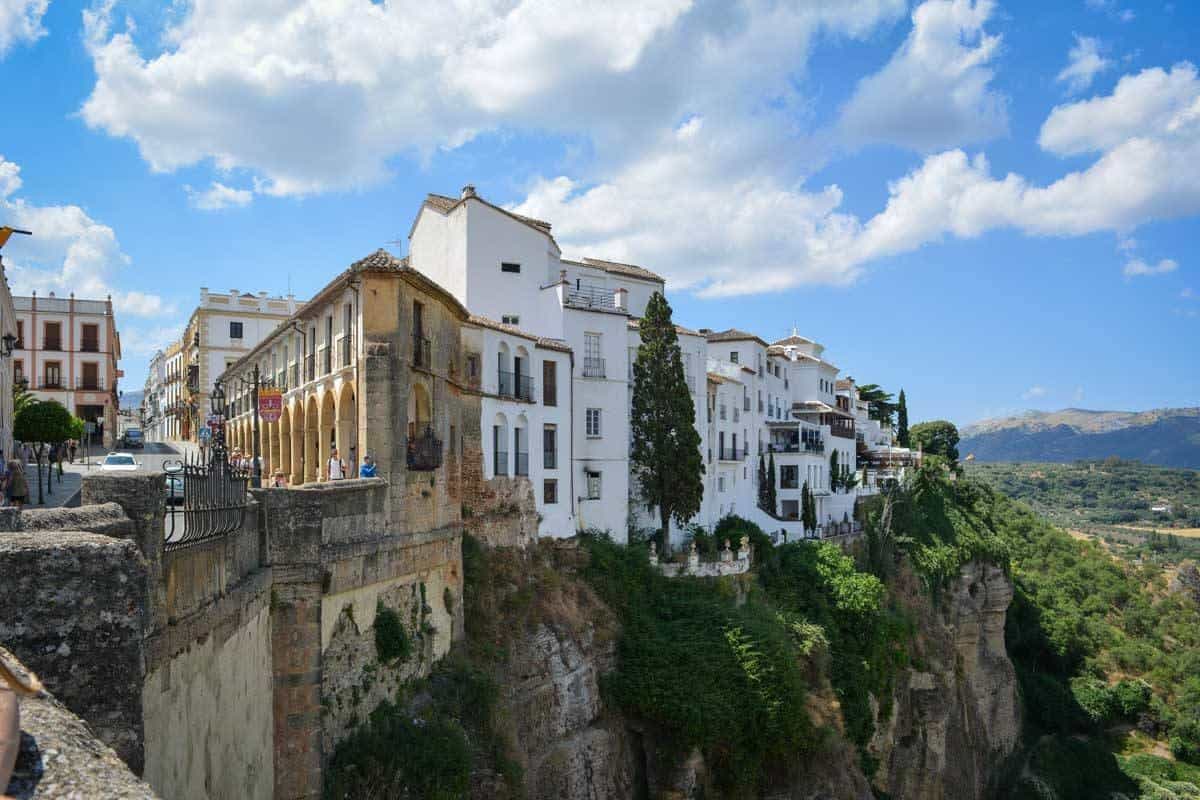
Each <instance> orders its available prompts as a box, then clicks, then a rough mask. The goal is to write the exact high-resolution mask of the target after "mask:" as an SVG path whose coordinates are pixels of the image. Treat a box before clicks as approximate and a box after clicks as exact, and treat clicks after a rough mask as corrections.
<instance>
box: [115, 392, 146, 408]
mask: <svg viewBox="0 0 1200 800" xmlns="http://www.w3.org/2000/svg"><path fill="white" fill-rule="evenodd" d="M143 394H145V392H143V391H142V390H141V389H138V390H137V391H136V392H122V393H121V408H123V409H124V408H132V409H133V410H134V411H137V410H138V409H139V408H141V407H142V395H143Z"/></svg>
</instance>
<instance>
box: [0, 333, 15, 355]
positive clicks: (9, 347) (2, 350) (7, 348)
mask: <svg viewBox="0 0 1200 800" xmlns="http://www.w3.org/2000/svg"><path fill="white" fill-rule="evenodd" d="M0 341H2V342H3V345H2V346H0V355H2V356H4V357H5V358H8V357H9V356H11V355H12V354H13V350H14V349H15V348H16V346H17V336H16V334H15V333H6V334H4V337H3V339H0Z"/></svg>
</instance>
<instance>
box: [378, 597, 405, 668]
mask: <svg viewBox="0 0 1200 800" xmlns="http://www.w3.org/2000/svg"><path fill="white" fill-rule="evenodd" d="M375 652H376V653H377V654H378V655H379V660H380V661H382V662H384V663H385V664H392V663H396V662H404V661H407V660H408V659H409V656H411V655H412V639H411V638H409V635H408V631H407V630H405V628H404V622H402V621H401V619H400V615H399V614H397V613H396V612H395V611H393V610H392V609H390V608H388V607H387V606H385V605H384V604H383V601H382V600H381V601H379V602H378V603H377V604H376V606H375Z"/></svg>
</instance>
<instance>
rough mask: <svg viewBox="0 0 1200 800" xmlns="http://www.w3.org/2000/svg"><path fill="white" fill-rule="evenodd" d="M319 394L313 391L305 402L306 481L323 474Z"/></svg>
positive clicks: (313, 479) (309, 481) (315, 478)
mask: <svg viewBox="0 0 1200 800" xmlns="http://www.w3.org/2000/svg"><path fill="white" fill-rule="evenodd" d="M318 409H319V406H318V405H317V395H316V393H315V392H314V393H312V394H310V395H308V399H307V400H306V401H305V404H304V482H305V483H312V482H313V481H315V480H317V479H318V478H319V476H320V474H321V470H320V467H321V426H320V419H319V414H320V412H319V410H318Z"/></svg>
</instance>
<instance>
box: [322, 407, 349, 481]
mask: <svg viewBox="0 0 1200 800" xmlns="http://www.w3.org/2000/svg"><path fill="white" fill-rule="evenodd" d="M320 409H321V411H320V416H319V417H318V423H319V425H320V431H321V439H320V442H319V446H320V451H319V452H320V458H321V463H320V469H319V472H320V476H321V477H320V478H318V480H329V456H330V455H331V454H332V452H333V450H334V449H335V448H336V447H337V444H336V442H335V440H334V436H335V432H336V426H335V425H334V421H335V420H336V418H337V408H336V406H335V404H334V402H333V390H332V389H326V390H325V391H324V392H322V393H321V405H320ZM338 457H339V458H340V459H342V461H345V460H346V455H345V454H344V453H338Z"/></svg>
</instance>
